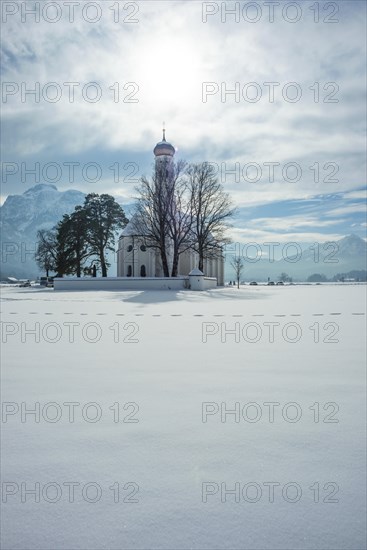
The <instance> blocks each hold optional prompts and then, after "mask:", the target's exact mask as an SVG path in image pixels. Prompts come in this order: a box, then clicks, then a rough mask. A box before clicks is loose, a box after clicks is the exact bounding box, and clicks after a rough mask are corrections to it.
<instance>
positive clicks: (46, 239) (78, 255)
mask: <svg viewBox="0 0 367 550" xmlns="http://www.w3.org/2000/svg"><path fill="white" fill-rule="evenodd" d="M127 223H128V219H127V218H126V216H125V213H124V211H123V209H122V208H121V206H120V205H119V204H118V203H117V202H116V201H115V199H114V198H113V197H112V196H111V195H107V194H102V195H98V194H96V193H90V194H89V195H87V196H86V197H85V201H84V204H83V205H82V206H76V207H75V209H74V212H72V213H71V214H65V215H64V216H63V218H62V219H61V220H60V221H59V223H58V224H57V225H56V226H55V227H54V228H53V229H51V230H44V229H41V230H40V231H38V233H37V240H38V243H37V251H36V262H37V264H38V265H39V267H40V268H41V269H43V270H44V271H45V272H46V275H47V276H49V273H50V272H54V273H56V274H57V276H59V277H63V276H64V275H76V276H77V277H81V275H82V274H83V275H92V274H94V275H95V274H96V271H97V269H100V270H101V272H102V276H103V277H107V271H108V267H109V266H110V263H109V262H108V261H107V258H106V255H107V253H108V251H114V249H115V247H114V245H115V234H116V231H117V230H118V229H122V228H123V227H125V225H126V224H127Z"/></svg>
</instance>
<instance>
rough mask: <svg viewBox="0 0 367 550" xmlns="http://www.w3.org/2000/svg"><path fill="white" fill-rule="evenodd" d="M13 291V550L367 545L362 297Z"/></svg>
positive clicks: (361, 291)
mask: <svg viewBox="0 0 367 550" xmlns="http://www.w3.org/2000/svg"><path fill="white" fill-rule="evenodd" d="M2 295H3V301H2V342H3V343H2V401H3V408H2V445H3V452H2V548H3V549H22V550H25V549H27V550H28V549H51V548H52V549H65V550H71V549H83V550H87V549H88V550H97V549H98V550H99V549H134V550H135V549H136V550H142V549H149V550H150V549H167V550H168V549H170V550H178V549H180V550H181V549H208V550H209V549H210V550H215V549H248V550H249V549H269V550H270V549H279V550H283V549H291V550H295V549H298V550H301V549H302V550H309V549H310V550H311V549H335V550H336V549H343V550H344V549H353V550H362V549H364V548H365V544H366V542H365V536H364V533H365V513H366V510H365V481H366V480H365V412H366V407H365V405H366V403H365V399H366V397H365V358H366V348H365V344H366V341H365V329H366V326H365V325H366V316H365V304H366V286H364V285H350V286H342V285H339V286H338V285H334V286H331V285H330V286H328V285H322V286H285V287H249V286H245V287H243V288H241V289H240V290H237V289H235V288H226V289H216V290H212V291H209V292H204V293H194V292H190V291H181V292H177V293H176V292H170V291H166V292H158V291H149V292H123V293H122V292H120V293H117V292H84V293H78V292H73V293H72V292H70V293H62V292H59V293H57V292H55V291H53V289H36V288H24V289H23V288H3V289H2ZM32 331H33V333H32ZM31 410H33V411H34V412H33V413H32V412H30V411H31Z"/></svg>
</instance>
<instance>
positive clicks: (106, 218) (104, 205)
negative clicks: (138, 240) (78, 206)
mask: <svg viewBox="0 0 367 550" xmlns="http://www.w3.org/2000/svg"><path fill="white" fill-rule="evenodd" d="M82 210H83V216H85V218H83V220H84V221H83V223H85V228H86V234H85V240H86V243H87V245H88V255H89V256H92V255H93V256H97V258H98V260H99V264H100V266H101V270H102V277H107V269H108V267H109V266H110V264H109V263H108V262H107V259H106V252H107V251H108V250H110V251H114V250H115V247H114V245H115V233H116V231H117V230H118V229H122V228H123V227H125V225H126V224H127V222H128V219H127V218H126V216H125V213H124V211H123V209H122V208H121V206H120V205H119V204H118V203H117V202H116V201H115V199H114V198H113V197H112V196H111V195H107V194H102V195H97V194H96V193H90V194H89V195H87V196H86V198H85V202H84V205H83V207H82Z"/></svg>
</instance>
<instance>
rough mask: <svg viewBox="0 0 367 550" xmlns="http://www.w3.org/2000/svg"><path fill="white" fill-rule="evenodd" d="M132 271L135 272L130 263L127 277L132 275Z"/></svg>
mask: <svg viewBox="0 0 367 550" xmlns="http://www.w3.org/2000/svg"><path fill="white" fill-rule="evenodd" d="M132 272H133V268H132V266H131V265H129V266H128V267H127V277H131V275H132Z"/></svg>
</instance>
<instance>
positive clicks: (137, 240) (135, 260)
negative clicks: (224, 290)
mask: <svg viewBox="0 0 367 550" xmlns="http://www.w3.org/2000/svg"><path fill="white" fill-rule="evenodd" d="M174 155H175V148H174V147H173V145H171V144H170V143H169V142H167V141H166V139H165V131H164V130H163V139H162V141H160V142H158V143H157V145H156V146H155V147H154V156H155V163H156V166H157V165H158V163H161V162H165V163H169V162H172V161H173V158H174ZM167 240H168V242H169V239H167ZM167 258H168V263H169V267H170V268H171V266H172V249H171V247H170V245H169V244H168V247H167ZM198 260H199V257H198V254H197V253H196V252H195V251H194V250H191V249H190V250H185V251H184V252H182V253H181V254H180V258H179V264H178V275H182V276H187V275H188V274H189V273H190V271H192V270H193V269H195V268H197V267H198ZM204 275H205V276H206V277H215V278H216V279H217V285H219V286H222V285H224V256H223V254H221V255H219V256H218V257H217V258H211V259H206V260H204ZM117 276H118V277H163V276H164V274H163V268H162V264H161V258H160V254H159V251H158V250H157V249H155V248H151V247H149V246H146V243H145V242H144V239H143V238H142V237H141V236H139V235H137V234H136V230H135V226H134V218H132V220H130V222H129V223H128V224H127V226H126V227H125V228H124V230H123V231H122V233H121V235H120V238H119V242H118V250H117Z"/></svg>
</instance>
